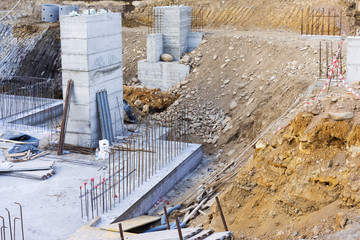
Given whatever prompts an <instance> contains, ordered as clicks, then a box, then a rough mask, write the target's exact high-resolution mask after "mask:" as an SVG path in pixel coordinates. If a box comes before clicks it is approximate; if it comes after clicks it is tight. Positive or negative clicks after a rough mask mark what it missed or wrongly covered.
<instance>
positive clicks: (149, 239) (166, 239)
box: [128, 228, 202, 240]
mask: <svg viewBox="0 0 360 240" xmlns="http://www.w3.org/2000/svg"><path fill="white" fill-rule="evenodd" d="M201 230H202V229H201V228H183V229H181V232H182V235H183V238H184V239H188V238H191V237H192V236H194V235H196V234H198V233H199V232H200V231H201ZM153 239H154V240H155V239H156V240H179V234H178V230H177V229H173V230H164V231H158V232H150V233H142V234H137V235H134V236H130V237H129V238H128V240H153Z"/></svg>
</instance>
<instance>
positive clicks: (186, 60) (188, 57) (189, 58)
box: [180, 55, 191, 64]
mask: <svg viewBox="0 0 360 240" xmlns="http://www.w3.org/2000/svg"><path fill="white" fill-rule="evenodd" d="M190 61H191V57H190V56H189V55H185V56H184V57H183V58H182V59H181V60H180V62H182V63H185V64H189V63H190Z"/></svg>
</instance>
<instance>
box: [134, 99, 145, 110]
mask: <svg viewBox="0 0 360 240" xmlns="http://www.w3.org/2000/svg"><path fill="white" fill-rule="evenodd" d="M134 105H135V107H137V108H141V107H142V105H143V103H142V102H141V100H140V99H138V100H136V101H135V102H134Z"/></svg>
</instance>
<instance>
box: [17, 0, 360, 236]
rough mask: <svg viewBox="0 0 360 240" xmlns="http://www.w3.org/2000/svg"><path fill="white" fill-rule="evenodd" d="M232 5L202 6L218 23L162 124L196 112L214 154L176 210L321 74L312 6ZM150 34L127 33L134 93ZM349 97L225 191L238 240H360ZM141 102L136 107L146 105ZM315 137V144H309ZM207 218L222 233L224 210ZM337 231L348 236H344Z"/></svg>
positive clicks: (330, 105) (286, 134) (197, 130)
mask: <svg viewBox="0 0 360 240" xmlns="http://www.w3.org/2000/svg"><path fill="white" fill-rule="evenodd" d="M40 2H41V1H37V3H40ZM224 2H225V3H224V4H223V3H222V1H212V2H211V3H210V2H209V1H201V2H198V3H201V4H203V6H208V7H209V10H211V11H209V12H208V14H207V15H206V16H207V18H208V19H214V20H213V21H212V22H206V26H207V27H208V28H207V29H205V33H206V35H205V38H204V41H203V43H202V44H201V45H200V46H199V48H197V49H196V50H194V51H193V52H191V53H189V54H188V55H189V56H190V57H191V60H190V62H189V63H188V64H190V65H191V67H192V72H191V74H190V75H189V76H188V77H187V78H186V79H185V80H184V81H183V82H181V83H180V84H178V85H177V86H175V87H174V88H172V89H171V90H170V93H168V94H169V95H179V96H180V97H179V99H178V100H176V101H175V102H174V103H173V104H172V106H170V107H169V108H168V110H167V111H164V112H163V113H161V114H156V115H155V117H156V118H157V119H159V120H160V119H164V117H166V116H169V115H171V114H173V113H174V112H175V111H177V110H179V109H187V111H188V113H189V118H188V121H189V126H190V129H189V136H188V137H189V139H191V140H192V141H194V142H198V143H203V144H204V151H205V153H206V155H205V158H204V160H203V163H202V165H200V166H199V167H198V168H197V170H196V171H194V172H193V173H192V175H189V176H188V177H187V178H185V179H184V180H183V181H182V182H180V183H179V184H178V185H177V186H175V188H174V189H173V191H171V192H169V194H168V195H166V196H164V199H166V200H169V202H170V204H176V203H180V202H182V200H184V199H185V197H186V195H187V193H188V190H190V189H192V188H194V187H196V186H197V185H198V184H199V183H200V182H201V181H203V180H204V179H205V178H206V177H207V176H210V175H211V174H212V173H213V172H214V171H216V170H217V169H219V168H221V167H222V166H223V165H225V164H226V163H227V162H228V161H230V160H231V159H233V158H234V157H235V156H237V155H238V154H239V153H240V152H242V150H243V149H244V148H245V147H247V146H249V144H250V143H251V142H252V141H253V140H254V139H255V138H256V137H258V136H259V134H260V133H262V132H263V131H264V130H266V129H267V128H268V126H269V125H271V124H272V123H273V122H274V121H275V120H276V119H278V118H279V117H280V115H281V114H282V113H283V112H285V111H286V110H287V109H288V108H289V107H290V106H291V105H292V103H293V102H294V101H295V100H296V99H297V98H298V97H299V96H300V95H301V94H302V93H304V92H305V91H306V90H307V89H308V87H309V86H310V85H311V84H312V83H313V82H314V81H315V80H316V77H317V75H318V72H317V71H318V65H317V62H318V57H319V56H318V45H319V41H318V40H305V39H300V38H299V34H297V33H296V32H299V12H300V10H301V9H302V8H304V6H307V5H308V4H309V2H308V1H296V2H292V1H272V2H271V3H270V2H268V1H266V2H265V1H224ZM264 3H266V4H264ZM311 5H313V6H318V7H324V6H326V7H329V6H331V7H338V8H342V9H344V10H345V9H347V8H348V6H349V4H348V1H323V0H319V1H312V2H311ZM146 11H147V9H146V8H141V7H139V8H138V9H135V11H134V12H133V13H132V14H128V15H125V16H126V17H127V18H128V19H130V20H127V21H131V19H133V20H134V22H136V23H139V24H144V23H145V24H146V21H145V20H146V18H145V16H146V14H147V12H146ZM226 16H244V17H243V18H231V17H228V18H226ZM141 17H142V19H141ZM205 20H206V19H205ZM349 22H351V21H350V20H349ZM222 23H224V24H222ZM349 25H351V23H349ZM19 29H20V30H21V28H19ZM243 29H247V30H249V31H243ZM30 30H31V29H30ZM288 30H292V31H293V32H288ZM146 34H147V28H146V27H137V28H124V32H123V41H124V42H123V46H124V57H123V59H124V83H125V84H126V85H129V86H132V85H138V86H139V85H141V84H139V83H138V80H137V79H136V77H137V76H136V72H137V64H136V63H137V61H138V60H140V59H144V58H145V57H146V46H145V42H146V38H145V37H146ZM334 44H336V43H334ZM139 92H140V94H139V95H141V94H142V93H141V91H140V90H139ZM339 96H340V97H339V98H338V99H337V100H336V101H335V102H333V101H332V100H331V99H330V100H329V99H326V98H325V99H323V101H324V102H323V103H322V104H321V105H322V109H321V114H317V115H316V116H312V115H311V114H308V113H306V114H305V117H301V115H299V116H298V118H297V119H295V120H294V121H292V123H291V124H292V125H291V126H290V127H288V128H286V129H285V130H284V131H283V132H280V133H279V134H278V135H276V137H275V139H273V140H272V141H270V140H269V141H264V142H265V146H266V148H264V149H261V148H259V149H257V150H256V153H255V155H254V156H253V158H252V159H251V160H250V161H249V163H248V164H247V165H245V166H244V169H242V170H241V172H240V173H239V174H238V175H237V177H236V179H235V180H234V181H233V182H231V181H230V183H232V186H230V187H229V188H227V189H226V190H225V188H224V190H225V193H224V194H222V195H221V201H222V202H223V203H224V208H225V213H226V217H227V219H228V223H229V226H230V229H231V230H233V231H235V233H236V236H237V237H239V238H241V237H242V238H245V239H253V238H255V237H258V238H262V239H273V238H276V237H278V238H279V239H283V238H299V237H303V238H310V237H313V238H324V237H328V238H332V239H339V236H340V238H343V237H344V236H354V238H357V237H358V235H357V234H358V233H357V232H356V230H354V229H356V226H358V225H359V222H360V220H359V217H358V214H359V212H358V209H356V208H354V206H356V204H357V201H358V196H357V177H356V174H357V172H356V169H357V167H356V166H358V164H359V163H358V159H357V157H356V156H355V157H352V156H351V154H350V153H349V149H348V146H351V145H354V146H356V145H357V144H358V143H357V142H356V141H354V139H357V134H355V135H354V137H352V138H351V137H349V136H353V135H351V132H354V131H353V130H354V129H355V128H354V126H356V121H355V119H357V118H358V117H359V116H358V115H357V112H356V109H357V100H354V99H353V98H352V97H349V96H348V95H344V94H340V95H339ZM308 97H309V96H308ZM342 98H343V99H342ZM131 99H132V101H130V102H131V103H132V104H135V101H136V100H137V99H136V97H135V96H133V97H132V98H131ZM348 107H349V109H347V108H348ZM330 110H331V111H333V110H337V111H345V110H351V111H353V112H355V117H354V120H350V121H346V122H342V123H333V122H332V121H331V120H329V119H325V120H321V119H324V117H325V115H326V114H327V112H328V111H330ZM292 114H294V112H292ZM288 118H291V117H288ZM284 124H285V125H286V124H287V122H286V121H284ZM279 126H281V124H280V125H279ZM315 130H316V131H315ZM333 130H335V131H334V132H333ZM355 130H356V129H355ZM356 131H357V130H356ZM356 131H355V132H356ZM318 133H321V134H320V135H319V134H318ZM305 135H306V137H311V139H310V140H309V139H306V141H302V140H303V136H305ZM318 135H319V136H318ZM269 138H270V137H269ZM318 138H319V139H318ZM279 139H282V140H279ZM265 140H267V138H266V139H265ZM273 141H275V145H274V143H273ZM278 141H280V142H282V143H281V144H280V143H278ZM267 142H268V144H269V145H267ZM324 143H326V144H325V145H324ZM304 144H305V145H304ZM309 150H311V153H310V154H309V153H308V152H307V151H309ZM300 158H301V159H300ZM275 160H276V161H279V162H280V163H278V162H276V161H275ZM317 161H318V162H317ZM337 162H338V165H336V164H337ZM330 163H331V164H330ZM330 165H331V166H330ZM338 172H340V174H339V175H337V173H338ZM303 173H304V174H303ZM335 173H336V174H335ZM234 199H235V200H234ZM158 209H161V208H155V209H154V210H155V211H157V210H158ZM206 214H207V216H199V217H198V218H197V219H196V220H194V221H193V222H192V223H191V224H192V225H197V224H199V223H206V227H208V226H210V227H213V228H215V229H217V230H221V224H220V222H219V216H218V215H217V212H216V209H215V208H214V207H212V208H209V207H208V210H206ZM343 227H345V228H344V229H343ZM337 230H341V231H339V232H334V231H337ZM346 231H347V232H346ZM337 234H342V235H337Z"/></svg>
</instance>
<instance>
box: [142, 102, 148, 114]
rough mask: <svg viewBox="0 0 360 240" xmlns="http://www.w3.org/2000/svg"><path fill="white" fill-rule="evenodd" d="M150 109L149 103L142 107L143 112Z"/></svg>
mask: <svg viewBox="0 0 360 240" xmlns="http://www.w3.org/2000/svg"><path fill="white" fill-rule="evenodd" d="M149 110H150V106H149V105H147V104H145V105H144V106H143V108H142V111H143V113H149Z"/></svg>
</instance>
